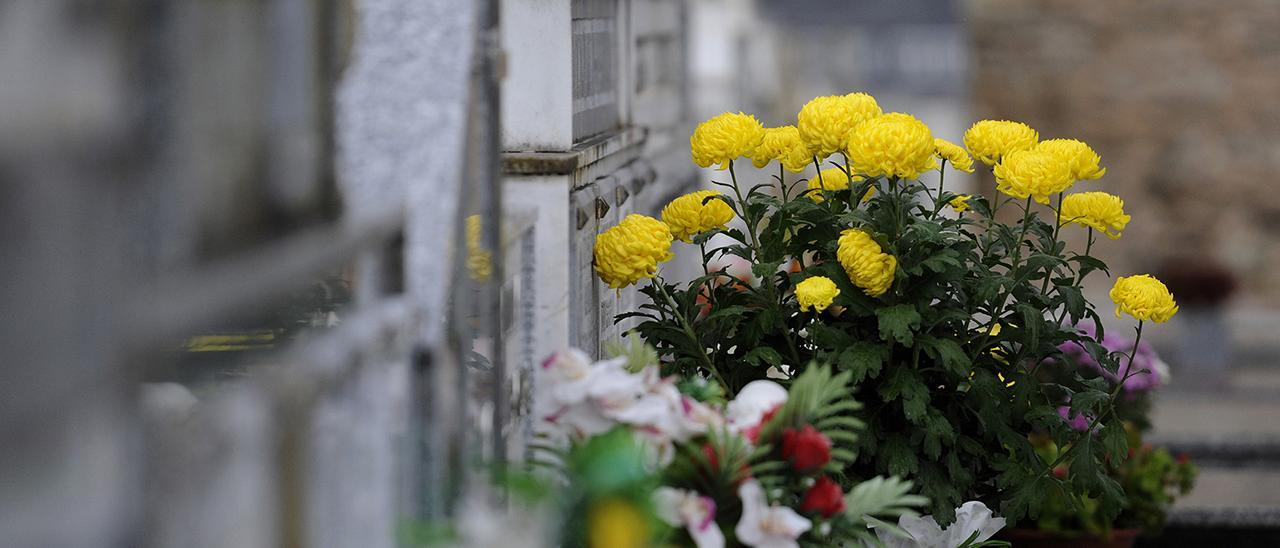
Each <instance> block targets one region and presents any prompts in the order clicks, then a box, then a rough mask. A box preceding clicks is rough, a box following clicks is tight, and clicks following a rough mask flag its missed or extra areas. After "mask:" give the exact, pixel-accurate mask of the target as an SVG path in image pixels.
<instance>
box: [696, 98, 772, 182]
mask: <svg viewBox="0 0 1280 548" xmlns="http://www.w3.org/2000/svg"><path fill="white" fill-rule="evenodd" d="M763 140H764V126H762V125H760V121H759V120H757V119H756V117H755V116H751V115H749V114H743V113H741V112H739V113H737V114H734V113H732V112H726V113H724V114H720V115H718V116H715V117H713V118H711V119H710V120H707V121H705V122H703V123H701V124H698V127H697V128H695V129H694V130H693V135H692V136H690V137H689V150H690V152H691V153H692V155H693V163H695V164H698V166H699V167H711V166H713V165H715V166H719V169H725V168H727V167H729V162H732V161H733V160H735V159H737V158H739V157H742V156H745V155H747V154H749V153H751V151H753V150H755V149H756V147H758V146H760V142H761V141H763Z"/></svg>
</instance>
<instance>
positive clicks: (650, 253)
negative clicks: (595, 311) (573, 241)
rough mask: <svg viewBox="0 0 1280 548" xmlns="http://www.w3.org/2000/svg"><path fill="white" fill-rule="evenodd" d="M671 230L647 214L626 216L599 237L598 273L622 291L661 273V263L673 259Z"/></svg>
mask: <svg viewBox="0 0 1280 548" xmlns="http://www.w3.org/2000/svg"><path fill="white" fill-rule="evenodd" d="M671 240H672V236H671V230H670V229H669V228H667V225H666V223H663V222H662V221H659V220H657V219H654V218H653V217H646V216H644V215H638V214H634V213H633V214H631V215H627V217H626V218H625V219H623V220H622V222H620V223H618V224H617V225H616V226H614V227H613V228H610V229H609V230H606V231H604V232H603V233H601V234H599V235H597V236H596V247H595V260H594V261H593V263H594V266H595V270H596V274H598V275H599V276H600V279H601V280H604V282H605V283H606V284H608V285H609V287H612V288H614V289H621V288H623V287H626V286H628V285H631V284H633V283H636V282H638V281H640V280H642V279H644V278H652V277H653V276H654V275H655V274H657V273H658V263H661V262H664V261H669V260H671V257H672V255H671Z"/></svg>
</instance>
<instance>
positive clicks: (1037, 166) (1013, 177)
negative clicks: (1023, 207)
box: [993, 149, 1075, 204]
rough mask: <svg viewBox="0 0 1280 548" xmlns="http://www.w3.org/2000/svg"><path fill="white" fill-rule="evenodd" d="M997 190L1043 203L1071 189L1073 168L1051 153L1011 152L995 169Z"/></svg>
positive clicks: (1040, 151)
mask: <svg viewBox="0 0 1280 548" xmlns="http://www.w3.org/2000/svg"><path fill="white" fill-rule="evenodd" d="M993 171H994V173H995V175H996V190H999V191H1000V192H1003V193H1005V194H1008V195H1010V196H1013V197H1014V198H1026V197H1028V196H1030V197H1031V198H1032V199H1034V200H1035V201H1037V202H1040V203H1042V204H1048V203H1049V197H1050V196H1052V195H1054V194H1057V193H1059V192H1063V191H1065V190H1067V189H1068V188H1070V187H1071V185H1072V184H1073V183H1075V180H1074V179H1072V178H1071V166H1070V165H1068V164H1067V163H1066V162H1063V161H1062V159H1061V158H1059V157H1058V156H1056V155H1054V154H1053V153H1051V152H1047V151H1043V150H1039V149H1029V150H1018V151H1014V152H1011V153H1009V154H1008V155H1007V156H1005V157H1004V159H1003V160H1001V161H1000V163H998V164H996V167H995V169H994V170H993Z"/></svg>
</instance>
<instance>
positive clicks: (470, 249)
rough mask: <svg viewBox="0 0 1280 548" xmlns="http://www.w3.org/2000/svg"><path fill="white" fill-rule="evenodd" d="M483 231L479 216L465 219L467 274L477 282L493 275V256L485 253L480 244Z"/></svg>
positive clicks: (482, 223) (482, 222) (482, 245)
mask: <svg viewBox="0 0 1280 548" xmlns="http://www.w3.org/2000/svg"><path fill="white" fill-rule="evenodd" d="M483 229H484V221H483V219H482V218H481V217H480V216H479V215H472V216H470V217H467V274H468V275H469V276H470V277H471V279H472V280H475V281H477V282H483V281H486V280H488V279H489V276H492V275H493V254H491V253H489V252H488V251H486V250H485V248H484V244H483V243H482V242H481V231H482V230H483Z"/></svg>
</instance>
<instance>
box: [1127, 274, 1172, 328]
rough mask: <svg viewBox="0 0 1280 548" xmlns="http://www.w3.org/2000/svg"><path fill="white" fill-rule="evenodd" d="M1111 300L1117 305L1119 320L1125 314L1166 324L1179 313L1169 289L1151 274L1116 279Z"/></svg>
mask: <svg viewBox="0 0 1280 548" xmlns="http://www.w3.org/2000/svg"><path fill="white" fill-rule="evenodd" d="M1111 300H1112V301H1115V303H1116V317H1117V318H1119V317H1120V313H1121V312H1124V313H1125V314H1128V315H1130V316H1133V317H1134V318H1136V319H1138V320H1151V321H1153V322H1156V323H1164V322H1167V321H1169V318H1172V317H1173V315H1174V314H1176V313H1177V312H1178V303H1176V302H1174V300H1173V295H1172V294H1170V293H1169V288H1167V287H1165V285H1164V284H1163V283H1161V282H1160V280H1157V279H1155V278H1154V277H1152V276H1151V275H1150V274H1141V275H1137V276H1121V277H1119V278H1116V283H1115V285H1114V286H1112V287H1111Z"/></svg>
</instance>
